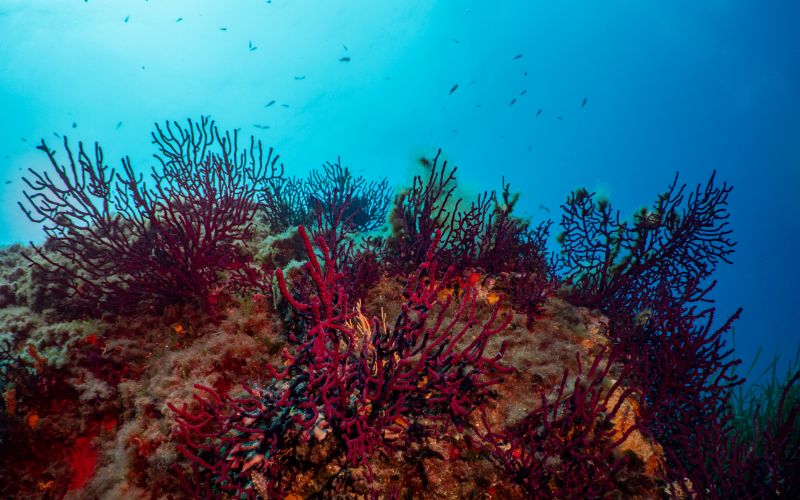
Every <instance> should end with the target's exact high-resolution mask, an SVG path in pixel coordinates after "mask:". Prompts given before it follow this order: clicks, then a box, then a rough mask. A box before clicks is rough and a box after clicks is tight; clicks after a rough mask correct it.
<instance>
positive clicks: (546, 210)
mask: <svg viewBox="0 0 800 500" xmlns="http://www.w3.org/2000/svg"><path fill="white" fill-rule="evenodd" d="M539 210H543V211H544V212H545V213H548V214H549V213H550V209H549V208H547V207H546V206H544V205H539Z"/></svg>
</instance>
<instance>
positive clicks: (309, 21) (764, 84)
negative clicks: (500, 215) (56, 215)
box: [0, 0, 800, 366]
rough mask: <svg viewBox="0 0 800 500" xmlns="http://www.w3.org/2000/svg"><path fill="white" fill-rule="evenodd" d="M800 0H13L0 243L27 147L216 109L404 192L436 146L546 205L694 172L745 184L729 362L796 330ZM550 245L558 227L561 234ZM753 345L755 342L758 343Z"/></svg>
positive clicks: (15, 217) (488, 185)
mask: <svg viewBox="0 0 800 500" xmlns="http://www.w3.org/2000/svg"><path fill="white" fill-rule="evenodd" d="M797 19H800V3H798V2H795V1H790V0H775V1H769V2H753V1H745V0H731V1H707V2H696V1H671V2H665V1H644V2H643V1H604V2H594V1H593V2H589V1H562V2H547V1H534V0H524V1H508V0H506V1H502V2H485V1H483V2H479V1H466V0H464V1H456V0H440V1H433V0H423V1H420V0H407V1H402V2H401V1H389V0H342V1H302V0H295V1H292V0H273V1H271V2H269V1H257V0H252V1H247V0H238V1H226V2H211V1H191V2H189V1H177V0H172V1H169V0H152V1H146V0H126V1H122V0H119V1H113V2H112V1H101V0H88V1H82V0H58V1H54V0H24V1H23V0H0V33H2V35H1V36H0V68H1V70H0V107H1V109H2V119H0V155H1V156H0V179H1V180H2V184H0V210H2V224H1V225H0V244H3V245H6V244H11V243H13V242H27V241H28V240H33V241H35V242H39V241H41V240H42V239H43V233H42V232H41V230H40V229H39V227H38V226H37V225H36V224H33V223H31V222H29V221H28V220H27V218H26V217H25V216H24V214H23V213H22V212H21V211H20V210H19V208H18V206H17V201H19V200H21V199H22V189H23V183H22V180H21V178H22V176H23V172H24V171H26V170H27V168H29V167H35V168H37V169H41V168H43V167H44V166H45V165H46V163H47V158H46V156H45V155H44V154H42V153H41V152H39V151H36V149H35V147H36V146H37V145H38V144H39V143H40V141H41V140H42V139H44V140H45V141H46V142H47V144H48V145H49V146H50V147H52V148H54V149H56V150H60V149H61V144H60V143H61V141H62V139H61V137H63V136H67V137H69V139H70V140H71V141H77V140H82V141H85V142H87V143H91V142H94V141H97V142H99V143H100V144H101V145H102V146H103V147H104V150H105V157H106V159H107V161H108V162H109V163H111V164H112V165H118V161H119V159H120V158H121V157H123V156H126V155H128V156H130V157H131V159H132V161H133V164H134V166H135V168H137V169H141V170H142V171H144V169H145V168H147V167H149V166H150V164H151V163H152V161H153V160H152V158H151V155H152V153H153V149H152V146H151V144H150V136H149V134H150V132H151V131H152V129H153V123H154V122H159V123H163V122H164V121H166V120H179V121H183V120H185V119H186V118H199V117H200V116H203V115H210V116H211V117H213V118H214V119H215V120H217V122H218V124H220V126H222V127H224V128H229V129H234V128H241V133H242V134H243V135H245V136H248V135H250V134H253V135H255V136H256V137H259V138H261V139H262V140H263V141H264V142H265V144H267V145H269V146H274V147H275V148H276V150H277V151H278V152H279V153H280V155H281V159H282V161H283V162H284V163H285V165H286V167H287V172H290V173H292V174H298V175H305V173H306V172H308V171H309V170H310V169H312V168H316V167H318V166H319V165H320V164H322V163H323V162H325V161H331V160H335V159H336V158H337V157H339V156H341V158H342V162H343V164H345V165H349V166H350V168H351V169H352V170H353V171H354V172H357V173H359V174H360V175H364V176H365V177H368V178H380V177H384V176H386V177H388V178H389V180H390V182H391V184H392V185H403V183H406V182H408V181H409V179H410V178H411V176H412V175H413V174H415V173H417V166H418V162H417V160H418V158H420V157H421V156H424V155H432V154H434V153H435V151H436V150H437V149H438V148H441V149H442V150H443V155H445V156H446V157H447V158H448V160H450V161H451V162H452V163H453V164H456V165H458V167H459V173H460V177H459V179H460V182H461V186H462V187H463V188H464V189H465V190H466V191H468V192H479V191H482V190H491V189H498V188H499V187H500V183H501V179H502V178H505V180H506V181H510V183H511V186H512V187H513V188H514V189H516V190H519V191H521V192H522V198H521V201H520V204H519V206H518V209H519V211H520V212H522V213H525V214H528V215H529V216H530V217H531V218H532V219H533V221H534V223H538V222H539V221H542V220H545V219H547V218H552V219H553V220H554V221H555V222H556V224H557V223H558V221H559V218H560V209H559V207H560V205H562V204H563V203H564V201H565V199H566V196H567V194H568V193H569V192H570V191H572V190H573V189H575V188H577V187H580V186H585V187H586V188H587V189H589V190H590V191H595V192H598V193H599V194H601V195H603V196H607V197H608V198H609V199H610V200H611V201H612V203H613V204H614V207H615V208H617V209H619V210H620V211H621V214H622V215H623V216H624V217H629V216H630V215H631V214H632V213H633V211H634V210H636V209H637V208H639V207H641V206H644V205H648V204H650V203H652V201H653V200H654V195H655V194H656V193H659V192H661V191H663V190H664V189H665V188H666V187H667V186H668V185H669V184H670V182H671V181H672V180H673V177H674V174H675V172H678V171H679V172H680V175H681V177H680V181H681V182H685V183H687V184H688V185H689V186H690V187H693V186H695V185H696V184H698V183H701V182H705V181H706V180H707V179H708V177H709V175H710V174H711V172H712V171H714V170H716V171H717V181H718V182H720V183H721V182H723V181H724V182H726V183H728V184H730V185H733V186H734V190H733V192H732V194H731V196H730V199H729V202H730V206H729V211H730V213H731V218H730V224H731V226H730V227H731V229H733V231H734V233H733V237H734V239H735V240H737V241H738V242H739V243H738V246H737V247H736V251H735V253H734V254H733V256H732V261H733V264H732V265H723V266H721V268H720V270H719V271H718V273H717V274H716V277H717V279H718V281H719V283H718V285H717V287H716V289H715V291H714V292H713V296H714V297H715V298H716V300H717V304H718V308H719V310H718V316H719V317H720V318H721V317H723V316H724V317H727V316H729V315H730V314H731V313H733V312H734V311H735V310H736V308H737V307H739V306H742V307H744V312H743V315H742V317H741V319H740V320H738V321H737V322H736V324H735V331H736V355H737V356H739V357H741V358H742V359H743V360H744V365H745V366H746V365H747V364H748V363H749V362H750V361H751V360H752V359H753V357H754V355H755V353H756V352H757V350H758V348H759V347H763V348H764V354H765V355H766V356H767V357H769V356H772V355H774V354H781V355H782V356H783V358H782V363H788V362H789V360H790V358H791V357H792V356H793V355H794V352H795V349H796V347H797V344H798V339H799V338H800V336H798V334H797V325H796V323H797V321H796V318H795V312H796V310H797V302H798V299H800V294H798V286H799V285H798V283H800V263H798V255H800V244H799V243H800V236H798V234H800V208H799V207H798V194H797V193H798V189H800V147H798V145H800V63H799V61H800V30H798V29H797V27H796V21H797ZM551 245H552V248H554V249H556V248H557V244H556V243H555V241H553V242H551ZM762 360H763V358H762Z"/></svg>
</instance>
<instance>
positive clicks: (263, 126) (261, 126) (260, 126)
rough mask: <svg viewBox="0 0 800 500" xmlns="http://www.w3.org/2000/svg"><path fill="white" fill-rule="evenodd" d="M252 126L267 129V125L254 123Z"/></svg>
mask: <svg viewBox="0 0 800 500" xmlns="http://www.w3.org/2000/svg"><path fill="white" fill-rule="evenodd" d="M253 126H254V127H255V128H260V129H261V130H267V129H268V128H269V125H258V124H255V125H253Z"/></svg>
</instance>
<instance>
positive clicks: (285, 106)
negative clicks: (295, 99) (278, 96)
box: [281, 104, 289, 108]
mask: <svg viewBox="0 0 800 500" xmlns="http://www.w3.org/2000/svg"><path fill="white" fill-rule="evenodd" d="M281 106H283V107H284V108H288V107H289V105H288V104H281Z"/></svg>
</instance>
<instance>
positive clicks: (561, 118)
mask: <svg viewBox="0 0 800 500" xmlns="http://www.w3.org/2000/svg"><path fill="white" fill-rule="evenodd" d="M556 118H558V119H559V120H563V119H564V117H563V116H557V117H556Z"/></svg>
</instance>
